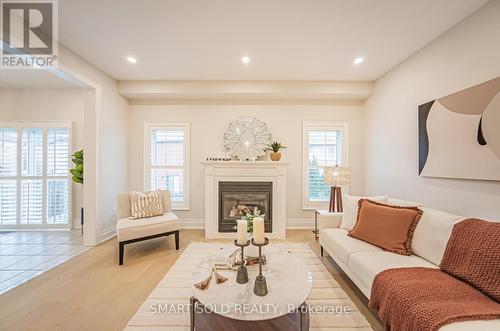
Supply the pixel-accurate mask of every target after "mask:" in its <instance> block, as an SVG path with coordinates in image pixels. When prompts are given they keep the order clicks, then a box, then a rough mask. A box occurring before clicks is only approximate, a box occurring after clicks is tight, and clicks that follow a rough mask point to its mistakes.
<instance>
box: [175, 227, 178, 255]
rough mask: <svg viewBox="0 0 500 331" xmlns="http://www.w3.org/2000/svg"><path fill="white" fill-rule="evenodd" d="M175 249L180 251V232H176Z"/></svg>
mask: <svg viewBox="0 0 500 331" xmlns="http://www.w3.org/2000/svg"><path fill="white" fill-rule="evenodd" d="M175 249H176V250H179V230H177V231H175Z"/></svg>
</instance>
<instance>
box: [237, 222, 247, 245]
mask: <svg viewBox="0 0 500 331" xmlns="http://www.w3.org/2000/svg"><path fill="white" fill-rule="evenodd" d="M237 229H238V239H237V241H238V245H245V244H246V243H247V241H248V222H247V221H246V220H238V222H237Z"/></svg>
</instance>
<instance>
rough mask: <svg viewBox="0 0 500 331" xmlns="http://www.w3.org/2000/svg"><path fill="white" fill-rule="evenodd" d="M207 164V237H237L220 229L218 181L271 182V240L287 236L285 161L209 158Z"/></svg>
mask: <svg viewBox="0 0 500 331" xmlns="http://www.w3.org/2000/svg"><path fill="white" fill-rule="evenodd" d="M202 164H203V165H204V166H205V237H206V238H207V239H215V238H236V234H235V233H227V232H226V233H223V232H219V229H218V218H219V203H218V197H219V182H221V181H233V182H236V181H237V182H272V183H273V192H272V193H273V199H272V210H273V214H272V215H273V216H272V222H273V232H272V233H267V234H266V236H267V237H268V238H271V239H285V237H286V232H285V231H286V166H288V165H289V164H290V163H289V162H284V161H277V162H275V161H206V162H202Z"/></svg>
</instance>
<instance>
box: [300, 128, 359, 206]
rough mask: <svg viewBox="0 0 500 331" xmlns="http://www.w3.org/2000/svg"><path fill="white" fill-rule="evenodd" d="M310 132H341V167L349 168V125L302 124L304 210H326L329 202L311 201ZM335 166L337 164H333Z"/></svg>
mask: <svg viewBox="0 0 500 331" xmlns="http://www.w3.org/2000/svg"><path fill="white" fill-rule="evenodd" d="M310 130H340V131H341V132H342V141H341V143H342V150H341V162H342V164H339V166H343V167H348V166H349V124H348V123H347V122H317V121H304V122H303V123H302V210H316V209H325V208H327V207H328V201H310V200H309V135H308V132H309V131H310ZM332 166H335V164H332Z"/></svg>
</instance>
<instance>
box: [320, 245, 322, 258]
mask: <svg viewBox="0 0 500 331" xmlns="http://www.w3.org/2000/svg"><path fill="white" fill-rule="evenodd" d="M320 247H321V249H320V250H321V257H323V246H320Z"/></svg>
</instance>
